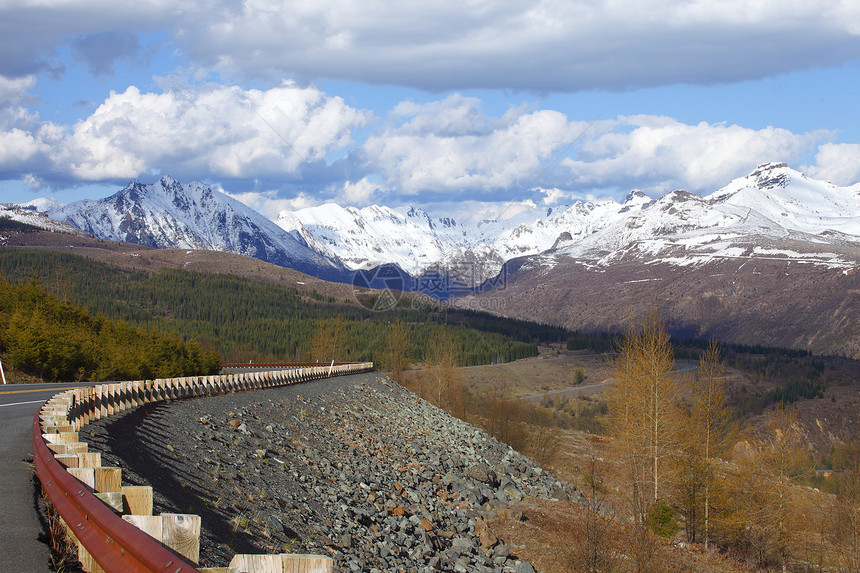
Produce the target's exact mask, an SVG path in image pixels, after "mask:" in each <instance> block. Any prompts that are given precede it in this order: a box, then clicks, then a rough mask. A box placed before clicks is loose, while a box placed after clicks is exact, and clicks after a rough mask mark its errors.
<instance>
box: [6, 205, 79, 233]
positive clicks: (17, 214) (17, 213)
mask: <svg viewBox="0 0 860 573" xmlns="http://www.w3.org/2000/svg"><path fill="white" fill-rule="evenodd" d="M52 204H56V205H62V203H59V202H53V200H52V199H47V200H44V201H39V200H36V201H31V202H30V203H25V204H21V205H19V204H14V203H0V219H11V220H13V221H17V222H19V223H25V224H27V225H31V226H33V227H37V228H39V229H45V230H46V231H53V232H55V233H67V234H71V235H86V233H84V232H83V231H81V230H80V229H78V228H77V227H74V226H72V225H69V224H68V223H62V222H60V221H55V220H53V219H51V218H49V217H48V215H46V214H45V213H41V212H39V209H38V207H37V206H38V205H52Z"/></svg>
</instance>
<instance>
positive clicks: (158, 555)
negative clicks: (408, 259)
mask: <svg viewBox="0 0 860 573" xmlns="http://www.w3.org/2000/svg"><path fill="white" fill-rule="evenodd" d="M257 366H259V365H257ZM372 369H373V363H372V362H365V363H357V364H355V363H353V364H334V365H329V364H326V365H322V364H320V365H314V366H312V367H305V368H297V369H293V370H280V371H269V372H247V373H237V374H223V375H217V376H192V377H187V378H169V379H159V380H145V381H143V380H141V381H134V382H117V383H114V384H102V385H98V386H94V387H91V388H79V389H75V390H67V391H65V392H61V393H59V394H57V395H55V396H53V397H52V398H50V399H49V400H48V401H47V402H46V403H45V404H44V405H43V406H42V407H41V408H40V409H39V411H38V412H37V413H36V415H35V416H34V418H33V459H34V463H35V466H36V475H37V476H38V477H39V480H40V481H41V482H42V486H43V487H44V488H45V492H46V493H47V496H48V499H50V501H51V503H52V504H53V505H54V507H55V508H56V509H57V511H58V513H59V514H60V516H61V517H62V518H63V520H64V521H65V522H66V524H67V526H68V527H69V528H70V530H71V532H72V533H73V534H74V536H75V537H76V538H77V540H78V541H79V542H80V543H81V544H82V545H83V546H84V548H85V549H86V551H88V552H89V554H90V555H91V556H92V557H93V559H94V560H95V562H96V563H98V565H99V566H100V567H101V568H102V569H104V570H105V571H106V572H108V573H112V572H123V573H124V572H138V571H140V572H153V573H155V572H157V573H168V572H169V573H192V572H194V571H197V569H196V565H194V564H193V563H191V562H190V561H188V560H186V559H185V558H183V557H182V556H180V555H178V554H177V553H175V552H173V551H172V550H171V549H169V548H168V547H166V546H164V545H162V544H161V543H160V542H158V541H156V540H155V539H153V538H152V537H150V536H149V535H147V534H146V533H144V532H143V531H141V530H139V529H137V528H136V527H135V526H134V525H132V524H130V523H128V522H126V521H124V520H123V519H122V518H121V517H120V516H119V515H117V514H116V513H114V511H113V510H112V509H111V508H109V507H108V506H107V505H105V504H104V503H103V502H102V501H101V500H100V499H98V498H97V497H96V496H95V495H94V494H93V493H92V492H91V491H90V489H89V488H88V487H87V486H85V485H84V484H83V483H82V482H80V481H79V480H77V479H76V478H75V477H73V476H72V475H71V474H69V473H68V471H66V469H65V468H64V467H63V466H62V464H60V463H59V462H58V461H57V460H56V459H55V457H54V452H53V451H52V450H51V449H50V448H49V447H48V442H47V441H46V439H45V434H60V436H62V435H63V433H64V432H70V433H76V432H77V430H78V429H79V428H81V427H82V426H83V425H85V424H87V423H89V422H91V421H94V420H98V419H100V418H103V417H106V416H111V415H113V414H116V413H119V412H121V411H123V410H126V409H128V408H133V407H137V406H140V405H143V404H147V403H151V402H157V401H161V400H168V399H171V400H175V399H182V398H191V397H201V396H214V395H218V394H222V393H225V392H235V391H242V390H255V389H261V388H269V387H276V386H284V385H289V384H295V383H299V382H304V381H308V380H316V379H321V378H327V377H330V376H339V375H346V374H355V373H359V372H367V371H369V370H372Z"/></svg>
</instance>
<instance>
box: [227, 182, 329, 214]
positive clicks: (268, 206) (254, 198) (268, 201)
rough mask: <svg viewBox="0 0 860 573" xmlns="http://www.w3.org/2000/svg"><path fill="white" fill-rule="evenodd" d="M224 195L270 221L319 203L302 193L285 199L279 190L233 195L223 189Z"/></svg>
mask: <svg viewBox="0 0 860 573" xmlns="http://www.w3.org/2000/svg"><path fill="white" fill-rule="evenodd" d="M221 191H222V192H223V193H225V194H226V195H228V196H230V197H232V198H233V199H235V200H236V201H239V202H240V203H244V204H245V205H247V206H248V207H251V208H252V209H256V210H257V211H259V212H260V213H262V214H263V215H265V216H266V217H268V218H269V219H272V220H274V219H277V218H278V213H280V212H281V211H294V210H297V209H303V208H305V207H313V206H316V205H317V204H318V203H317V202H316V200H315V199H313V198H312V197H309V196H308V195H305V194H304V193H300V194H299V195H298V196H296V197H293V198H292V199H284V198H282V197H280V196H279V194H278V191H277V190H270V191H245V192H239V193H231V192H229V191H227V190H224V189H221Z"/></svg>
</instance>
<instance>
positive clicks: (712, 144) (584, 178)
mask: <svg viewBox="0 0 860 573" xmlns="http://www.w3.org/2000/svg"><path fill="white" fill-rule="evenodd" d="M831 135H832V133H830V132H827V131H815V132H811V133H806V134H795V133H792V132H790V131H788V130H785V129H778V128H774V127H767V128H765V129H760V130H755V129H749V128H745V127H741V126H737V125H723V124H708V123H705V122H702V123H699V124H697V125H688V124H684V123H681V122H678V121H676V120H674V119H671V118H667V117H656V116H631V117H622V118H619V119H618V120H617V121H616V122H614V124H613V122H604V123H603V125H602V132H600V133H598V134H596V135H595V136H593V137H592V138H590V139H586V140H584V141H583V142H582V144H581V147H580V148H579V149H578V150H577V153H576V158H565V159H564V160H562V161H561V165H562V167H563V168H565V169H567V170H569V173H570V175H571V177H572V178H573V180H572V181H571V184H572V185H579V186H583V187H585V186H588V185H593V186H595V187H612V186H616V187H620V188H621V189H622V190H629V189H632V188H634V187H639V188H642V189H643V190H645V191H646V192H650V193H652V194H655V193H656V194H660V193H665V192H668V191H672V190H674V189H679V188H680V189H686V190H689V191H711V190H714V189H717V188H719V187H720V186H722V185H725V184H726V183H728V181H729V180H730V179H731V178H734V177H739V176H742V175H746V174H747V173H749V172H750V171H751V170H752V169H753V168H754V167H755V166H756V165H757V164H758V163H761V162H763V161H787V162H790V163H791V162H798V161H800V160H802V158H803V157H804V156H805V155H806V154H807V153H808V152H809V151H811V150H813V149H814V148H815V146H816V144H817V143H819V142H820V141H821V140H822V139H825V138H826V137H828V136H831Z"/></svg>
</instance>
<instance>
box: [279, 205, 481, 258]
mask: <svg viewBox="0 0 860 573" xmlns="http://www.w3.org/2000/svg"><path fill="white" fill-rule="evenodd" d="M275 222H276V223H277V224H278V225H279V226H280V227H281V228H282V229H284V230H285V231H288V232H290V233H293V235H294V236H296V237H297V238H301V239H302V240H303V241H305V242H306V243H307V244H308V246H309V247H310V248H312V249H314V250H315V251H317V252H318V253H320V254H323V255H325V256H327V257H330V258H333V259H338V260H340V261H342V262H343V264H344V265H345V266H346V267H347V268H350V269H353V270H356V269H369V268H373V267H377V266H379V265H382V264H389V263H390V264H396V265H397V266H399V267H400V268H401V269H403V270H404V271H406V272H407V273H409V274H411V275H417V274H420V273H421V272H423V271H424V270H425V269H427V268H428V267H429V266H431V265H433V264H436V263H438V262H439V261H441V260H442V259H444V258H445V256H446V255H447V254H448V253H449V252H451V251H452V250H454V249H457V248H460V247H468V246H470V245H471V243H472V242H473V241H474V239H473V238H472V234H473V233H474V232H475V229H471V228H468V227H465V226H463V225H460V224H459V223H457V222H456V221H455V220H453V219H447V218H439V219H433V218H432V217H430V216H429V215H428V214H427V213H425V212H424V211H422V210H420V209H416V208H408V209H399V210H397V209H391V208H388V207H379V206H376V205H373V206H370V207H365V208H363V209H357V208H355V207H341V206H339V205H336V204H333V203H329V204H325V205H320V206H319V207H311V208H307V209H301V210H299V211H293V212H290V211H282V212H281V213H280V215H279V216H278V218H277V220H276V221H275Z"/></svg>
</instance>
